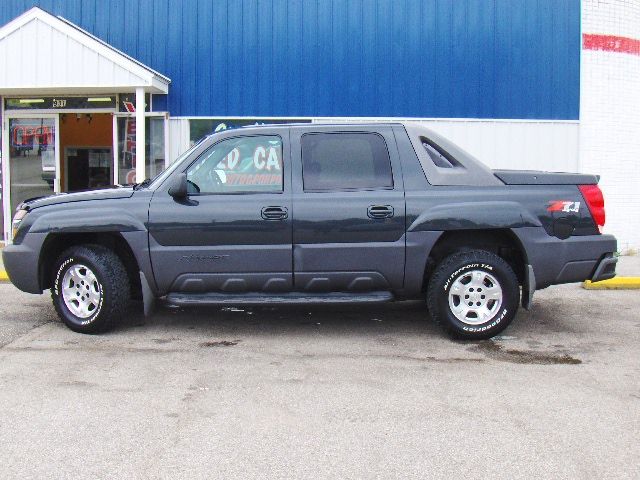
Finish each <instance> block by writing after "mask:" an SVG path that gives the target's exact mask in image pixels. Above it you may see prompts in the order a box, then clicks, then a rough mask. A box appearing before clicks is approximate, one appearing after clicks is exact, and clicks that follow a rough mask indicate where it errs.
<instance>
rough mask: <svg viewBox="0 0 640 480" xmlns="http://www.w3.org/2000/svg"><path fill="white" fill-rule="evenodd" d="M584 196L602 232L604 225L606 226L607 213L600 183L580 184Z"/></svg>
mask: <svg viewBox="0 0 640 480" xmlns="http://www.w3.org/2000/svg"><path fill="white" fill-rule="evenodd" d="M578 188H579V189H580V192H581V193H582V196H583V197H584V200H585V202H587V206H588V207H589V211H590V212H591V216H592V217H593V221H594V222H596V225H597V226H598V230H599V231H600V232H601V233H602V227H604V221H605V213H604V197H603V196H602V190H600V187H598V185H578Z"/></svg>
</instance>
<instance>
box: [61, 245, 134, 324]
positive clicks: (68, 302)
mask: <svg viewBox="0 0 640 480" xmlns="http://www.w3.org/2000/svg"><path fill="white" fill-rule="evenodd" d="M51 298H52V300H53V305H54V307H55V309H56V312H57V313H58V315H59V316H60V319H61V320H62V321H63V322H64V324H65V325H66V326H67V327H69V328H70V329H71V330H73V331H75V332H79V333H102V332H106V331H107V330H110V329H112V328H113V327H114V326H115V325H116V323H117V322H118V320H119V319H120V318H122V316H123V315H124V313H125V311H126V309H127V306H128V304H129V299H130V287H129V277H128V276H127V271H126V270H125V267H124V265H123V264H122V262H121V261H120V258H118V256H117V255H116V254H115V253H113V252H112V251H111V250H109V249H107V248H105V247H103V246H101V245H86V246H85V245H83V246H75V247H71V248H69V249H68V250H66V251H65V252H63V253H62V255H60V257H58V260H57V261H56V263H55V267H54V270H53V287H52V288H51Z"/></svg>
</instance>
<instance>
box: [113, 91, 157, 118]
mask: <svg viewBox="0 0 640 480" xmlns="http://www.w3.org/2000/svg"><path fill="white" fill-rule="evenodd" d="M118 111H119V112H124V113H135V111H136V94H135V93H121V94H120V95H119V101H118ZM144 111H145V112H150V111H151V94H149V93H145V94H144Z"/></svg>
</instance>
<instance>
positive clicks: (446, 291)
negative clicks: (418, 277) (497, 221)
mask: <svg viewBox="0 0 640 480" xmlns="http://www.w3.org/2000/svg"><path fill="white" fill-rule="evenodd" d="M472 272H479V273H477V274H476V275H477V277H474V276H473V273H472ZM478 279H482V280H478ZM465 281H467V282H468V283H467V284H464V282H465ZM471 281H474V282H476V285H480V286H481V287H483V286H486V288H488V289H490V290H489V291H496V289H495V286H494V285H493V283H494V281H495V282H497V284H498V289H499V290H501V298H500V300H492V299H487V297H488V295H487V296H485V295H482V293H483V291H482V290H483V288H480V291H478V288H477V286H476V288H475V289H474V288H473V287H472V284H471V283H470V282H471ZM477 282H480V283H477ZM483 282H484V283H483ZM454 284H455V285H456V288H457V289H458V291H459V292H460V294H459V295H456V294H455V291H454V292H452V291H451V290H452V288H454ZM470 290H472V291H470ZM450 293H451V296H450ZM484 293H486V289H485V290H484ZM467 295H468V296H469V297H467ZM496 295H497V294H496ZM469 300H472V301H471V302H470V303H469V305H471V307H470V309H469V312H468V313H465V310H466V305H467V304H466V302H467V301H469ZM476 300H477V303H476ZM456 302H457V303H456ZM461 302H465V303H464V304H462V305H461ZM494 302H495V303H494ZM519 303H520V288H519V286H518V279H517V277H516V275H515V273H514V272H513V269H512V268H511V266H509V264H508V263H507V262H506V261H504V260H503V259H502V258H500V257H499V256H498V255H496V254H494V253H491V252H487V251H485V250H470V251H466V252H459V253H454V254H452V255H450V256H448V257H446V258H445V259H444V260H442V261H441V262H440V264H439V265H438V266H437V267H436V270H435V272H434V273H433V275H432V276H431V279H430V280H429V285H428V288H427V305H428V308H429V312H430V313H431V316H432V318H433V319H434V320H435V321H436V322H437V323H439V324H440V325H441V326H442V327H443V328H444V329H445V330H446V331H447V333H449V334H450V335H451V336H453V337H455V338H460V339H466V340H483V339H487V338H491V337H493V336H495V335H497V334H498V333H500V332H502V331H503V330H504V329H505V328H507V326H509V324H510V323H511V321H512V320H513V318H514V317H515V315H516V312H517V311H518V305H519ZM452 305H453V308H456V309H457V311H458V315H459V316H462V317H464V321H463V320H462V319H460V318H458V316H457V315H456V313H454V311H453V310H452ZM476 305H477V307H476ZM476 310H477V311H478V312H479V313H476ZM474 315H475V317H474ZM484 315H487V316H486V317H485V316H484Z"/></svg>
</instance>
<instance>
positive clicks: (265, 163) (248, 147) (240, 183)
mask: <svg viewBox="0 0 640 480" xmlns="http://www.w3.org/2000/svg"><path fill="white" fill-rule="evenodd" d="M187 180H188V182H189V184H188V185H189V189H190V193H192V194H212V193H243V192H281V191H282V185H283V172H282V141H281V140H280V137H277V136H273V135H269V136H255V137H240V138H231V139H228V140H223V141H222V142H220V143H218V144H216V145H215V146H214V147H213V148H211V149H210V150H209V151H207V152H206V153H204V154H203V155H202V156H201V157H200V158H199V159H198V160H196V162H195V163H194V164H193V165H191V166H190V167H189V170H188V171H187Z"/></svg>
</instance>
